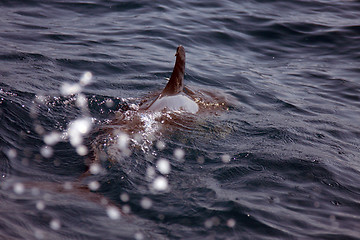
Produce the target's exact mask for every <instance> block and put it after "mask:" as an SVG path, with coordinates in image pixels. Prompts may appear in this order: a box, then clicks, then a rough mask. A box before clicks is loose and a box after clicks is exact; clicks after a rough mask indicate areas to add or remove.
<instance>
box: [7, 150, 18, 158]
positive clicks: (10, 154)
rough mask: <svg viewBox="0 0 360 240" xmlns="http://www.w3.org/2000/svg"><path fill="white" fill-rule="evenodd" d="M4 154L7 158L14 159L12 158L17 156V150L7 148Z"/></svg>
mask: <svg viewBox="0 0 360 240" xmlns="http://www.w3.org/2000/svg"><path fill="white" fill-rule="evenodd" d="M6 155H7V157H8V158H9V159H14V158H16V156H17V152H16V150H15V149H13V148H11V149H9V150H7V151H6Z"/></svg>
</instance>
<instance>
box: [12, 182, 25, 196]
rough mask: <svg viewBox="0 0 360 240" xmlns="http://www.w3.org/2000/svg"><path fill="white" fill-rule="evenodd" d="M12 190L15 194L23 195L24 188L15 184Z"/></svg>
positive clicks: (19, 184) (22, 185)
mask: <svg viewBox="0 0 360 240" xmlns="http://www.w3.org/2000/svg"><path fill="white" fill-rule="evenodd" d="M13 190H14V192H15V193H16V194H23V193H24V192H25V186H24V184H22V183H15V184H14V186H13Z"/></svg>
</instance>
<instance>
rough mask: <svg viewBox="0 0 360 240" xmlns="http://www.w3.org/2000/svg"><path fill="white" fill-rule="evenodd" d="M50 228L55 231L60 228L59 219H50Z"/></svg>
mask: <svg viewBox="0 0 360 240" xmlns="http://www.w3.org/2000/svg"><path fill="white" fill-rule="evenodd" d="M50 228H51V229H53V230H55V231H57V230H59V229H60V228H61V222H60V220H59V219H53V220H51V221H50Z"/></svg>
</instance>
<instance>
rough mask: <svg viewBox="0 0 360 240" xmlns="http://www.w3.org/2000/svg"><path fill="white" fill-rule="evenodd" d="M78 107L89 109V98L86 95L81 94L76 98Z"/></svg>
mask: <svg viewBox="0 0 360 240" xmlns="http://www.w3.org/2000/svg"><path fill="white" fill-rule="evenodd" d="M76 106H77V107H78V108H86V107H87V98H86V97H85V95H84V94H81V93H79V94H78V95H77V97H76Z"/></svg>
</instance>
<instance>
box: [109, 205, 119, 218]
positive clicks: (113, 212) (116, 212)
mask: <svg viewBox="0 0 360 240" xmlns="http://www.w3.org/2000/svg"><path fill="white" fill-rule="evenodd" d="M106 213H107V215H108V217H109V218H110V219H112V220H116V219H119V218H120V217H121V214H120V211H119V209H117V208H116V207H114V206H109V207H107V208H106Z"/></svg>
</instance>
